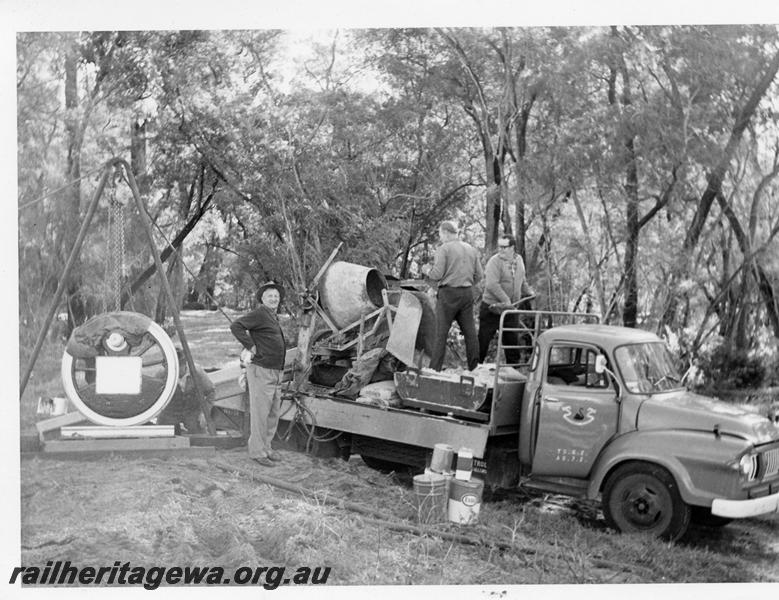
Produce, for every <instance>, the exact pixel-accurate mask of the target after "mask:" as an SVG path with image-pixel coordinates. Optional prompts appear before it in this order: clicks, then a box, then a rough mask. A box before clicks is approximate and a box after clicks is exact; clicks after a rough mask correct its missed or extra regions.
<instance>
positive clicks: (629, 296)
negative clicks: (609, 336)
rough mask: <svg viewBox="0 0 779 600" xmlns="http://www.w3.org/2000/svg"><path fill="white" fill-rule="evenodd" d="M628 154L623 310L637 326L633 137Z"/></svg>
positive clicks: (629, 323)
mask: <svg viewBox="0 0 779 600" xmlns="http://www.w3.org/2000/svg"><path fill="white" fill-rule="evenodd" d="M625 148H626V149H627V155H628V166H627V182H626V184H625V192H626V193H627V212H626V218H627V240H626V243H625V307H624V310H623V312H622V324H623V325H624V326H625V327H635V326H636V324H637V321H638V268H637V263H638V240H639V231H640V229H639V224H638V223H639V218H638V169H637V167H636V155H635V149H634V145H633V138H632V137H631V138H628V139H627V140H626V141H625Z"/></svg>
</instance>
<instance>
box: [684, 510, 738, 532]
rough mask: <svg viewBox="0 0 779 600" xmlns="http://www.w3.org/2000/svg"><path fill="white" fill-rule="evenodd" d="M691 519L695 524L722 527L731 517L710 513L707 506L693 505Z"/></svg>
mask: <svg viewBox="0 0 779 600" xmlns="http://www.w3.org/2000/svg"><path fill="white" fill-rule="evenodd" d="M691 520H692V522H693V523H694V524H695V525H701V526H703V527H724V526H725V525H727V524H728V523H730V522H731V521H732V520H733V519H729V518H727V517H720V516H719V515H713V514H711V509H710V508H709V507H708V506H693V507H692V517H691Z"/></svg>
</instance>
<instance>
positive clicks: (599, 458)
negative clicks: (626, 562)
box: [518, 324, 779, 539]
mask: <svg viewBox="0 0 779 600" xmlns="http://www.w3.org/2000/svg"><path fill="white" fill-rule="evenodd" d="M518 446H519V459H520V463H521V464H522V468H523V472H524V473H525V474H526V479H525V484H526V485H529V486H531V487H537V488H541V489H547V490H553V491H560V492H563V493H568V494H572V495H578V496H582V497H586V498H591V499H596V498H598V497H600V498H601V500H602V503H603V509H604V514H605V516H606V519H607V521H608V522H609V523H610V524H611V525H612V526H614V527H616V528H617V529H619V530H621V531H628V532H647V533H650V534H654V535H658V536H661V537H664V538H667V539H677V538H678V537H680V536H681V535H682V534H683V533H684V531H685V530H686V529H687V526H688V524H689V523H690V521H691V520H697V521H703V522H707V523H709V524H724V523H726V522H727V521H729V520H730V519H732V518H738V517H748V516H754V515H758V514H763V513H769V512H775V511H777V510H779V427H777V425H776V423H774V422H772V421H771V420H769V419H768V418H765V417H761V416H760V415H757V414H755V413H750V412H747V411H744V410H741V409H739V408H736V407H733V406H731V405H728V404H726V403H723V402H720V401H717V400H715V399H712V398H708V397H704V396H701V395H698V394H695V393H692V392H689V391H688V390H687V389H686V387H685V386H684V385H683V383H682V377H681V376H680V374H679V373H678V371H677V370H676V367H675V364H674V360H673V357H672V356H671V354H670V352H669V350H668V349H667V347H666V345H665V343H664V342H663V341H662V340H661V339H660V338H658V337H657V336H656V335H654V334H652V333H649V332H645V331H640V330H636V329H628V328H624V327H614V326H607V325H593V324H583V325H565V326H561V327H556V328H553V329H550V330H548V331H545V332H543V333H541V334H540V335H539V336H538V338H537V339H536V340H535V343H534V347H533V354H532V358H531V361H530V364H529V372H528V380H527V383H526V385H525V390H524V396H523V400H522V405H521V409H520V427H519V438H518Z"/></svg>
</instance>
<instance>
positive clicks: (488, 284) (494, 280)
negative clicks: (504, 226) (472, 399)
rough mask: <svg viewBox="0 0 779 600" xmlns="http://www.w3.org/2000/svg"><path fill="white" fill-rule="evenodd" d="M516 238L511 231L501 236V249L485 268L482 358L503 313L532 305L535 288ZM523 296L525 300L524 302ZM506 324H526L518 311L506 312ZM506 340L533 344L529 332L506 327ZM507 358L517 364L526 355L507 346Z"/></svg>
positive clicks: (505, 342) (480, 322) (482, 359)
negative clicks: (529, 280) (530, 280)
mask: <svg viewBox="0 0 779 600" xmlns="http://www.w3.org/2000/svg"><path fill="white" fill-rule="evenodd" d="M516 245H517V242H516V239H515V238H514V236H511V235H502V236H500V238H498V251H497V252H496V253H495V255H494V256H492V257H491V258H490V259H489V260H488V261H487V266H486V267H485V268H484V274H485V280H484V295H483V296H482V302H481V306H480V307H479V362H481V363H483V362H484V359H485V358H487V352H488V351H489V347H490V342H491V341H492V338H493V337H494V336H495V332H496V331H498V329H499V327H500V315H501V314H502V313H503V311H505V310H508V309H530V298H532V297H533V295H534V292H533V290H532V289H531V288H530V286H529V285H528V283H527V279H526V277H525V262H524V261H523V260H522V256H521V255H519V254H517V252H516ZM520 300H523V302H522V303H521V304H520ZM503 324H504V326H505V327H509V328H511V329H515V330H516V329H518V328H520V327H521V326H522V323H521V321H520V319H519V318H518V315H517V314H516V313H513V314H509V315H506V317H505V319H504V323H503ZM502 342H503V344H505V345H508V346H519V345H520V344H529V343H530V340H529V337H528V336H527V335H520V333H519V332H518V331H504V332H503V339H502ZM505 354H506V362H507V363H508V364H510V365H517V364H519V363H520V362H522V361H523V359H524V358H525V357H524V356H523V355H524V354H526V353H525V352H521V351H520V349H518V348H506V349H505Z"/></svg>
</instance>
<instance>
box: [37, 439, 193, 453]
mask: <svg viewBox="0 0 779 600" xmlns="http://www.w3.org/2000/svg"><path fill="white" fill-rule="evenodd" d="M173 448H189V440H188V439H187V438H184V437H180V436H178V437H172V438H128V439H124V438H123V439H111V440H100V439H90V440H49V441H46V442H44V443H43V451H44V452H45V453H46V452H51V453H56V452H121V451H140V450H170V449H173Z"/></svg>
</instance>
